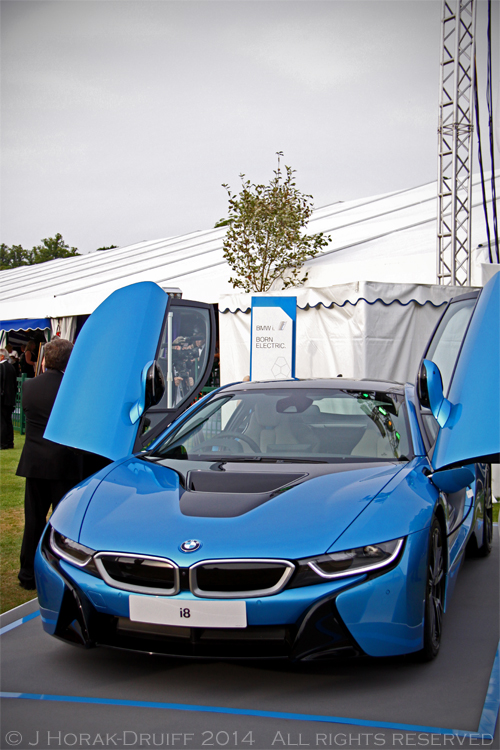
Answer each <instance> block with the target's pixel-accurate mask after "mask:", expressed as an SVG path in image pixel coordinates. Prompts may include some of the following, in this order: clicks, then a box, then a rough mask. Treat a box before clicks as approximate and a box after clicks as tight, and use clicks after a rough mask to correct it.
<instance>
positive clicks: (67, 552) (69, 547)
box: [50, 527, 98, 575]
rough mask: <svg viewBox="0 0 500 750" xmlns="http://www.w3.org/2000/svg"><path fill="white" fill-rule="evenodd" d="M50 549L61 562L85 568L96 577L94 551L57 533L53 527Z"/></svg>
mask: <svg viewBox="0 0 500 750" xmlns="http://www.w3.org/2000/svg"><path fill="white" fill-rule="evenodd" d="M50 547H51V550H52V552H53V553H54V554H55V555H56V556H57V557H60V558H61V559H62V560H65V561H66V562H69V563H71V565H76V566H77V567H79V568H85V569H86V570H87V571H88V572H89V573H93V574H94V575H98V572H97V568H96V567H95V563H94V560H93V557H94V555H95V552H96V551H95V550H94V549H90V547H85V545H84V544H80V543H79V542H75V541H74V540H73V539H70V538H69V537H67V536H64V534H61V533H60V532H59V531H56V530H55V529H54V527H51V529H50Z"/></svg>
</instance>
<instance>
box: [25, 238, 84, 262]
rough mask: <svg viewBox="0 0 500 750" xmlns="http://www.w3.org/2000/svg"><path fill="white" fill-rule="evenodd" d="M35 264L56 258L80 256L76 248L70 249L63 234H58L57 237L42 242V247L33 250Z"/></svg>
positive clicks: (38, 246)
mask: <svg viewBox="0 0 500 750" xmlns="http://www.w3.org/2000/svg"><path fill="white" fill-rule="evenodd" d="M33 254H34V260H33V262H34V263H45V262H46V261H47V260H55V259H56V258H70V257H72V256H73V255H80V253H79V252H78V250H77V248H76V247H71V248H70V247H69V245H67V244H66V243H65V242H64V240H63V237H62V235H61V234H59V233H57V234H56V236H55V237H47V238H46V239H44V240H42V244H41V245H36V246H35V247H34V248H33Z"/></svg>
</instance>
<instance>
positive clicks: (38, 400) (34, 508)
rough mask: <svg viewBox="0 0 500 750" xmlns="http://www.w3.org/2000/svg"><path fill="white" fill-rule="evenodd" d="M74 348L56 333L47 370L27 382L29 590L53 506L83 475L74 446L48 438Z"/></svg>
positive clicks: (24, 550) (25, 556)
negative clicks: (45, 433)
mask: <svg viewBox="0 0 500 750" xmlns="http://www.w3.org/2000/svg"><path fill="white" fill-rule="evenodd" d="M72 349H73V344H72V343H71V342H70V341H66V339H60V338H54V339H53V340H52V341H50V342H49V343H48V344H47V345H46V347H45V372H44V373H43V374H42V375H39V376H38V377H36V378H32V379H29V380H26V381H25V382H24V384H23V409H24V412H25V414H26V442H25V444H24V448H23V452H22V454H21V459H20V461H19V466H18V467H17V472H16V474H17V475H18V476H21V477H26V490H25V498H24V535H23V542H22V546H21V569H20V571H19V574H18V578H19V584H20V585H21V586H22V587H23V588H25V589H28V590H32V589H35V574H34V569H33V564H34V560H35V552H36V548H37V545H38V542H39V540H40V537H41V535H42V532H43V529H44V528H45V524H46V522H47V513H48V512H49V509H50V506H52V509H53V510H54V508H55V507H56V505H57V504H58V502H59V500H61V498H62V497H63V496H64V495H65V494H66V493H67V492H68V491H69V490H70V489H71V488H72V487H73V486H74V485H75V484H77V483H78V482H79V481H80V479H81V466H80V463H81V462H80V460H79V458H78V456H77V455H76V454H75V453H74V452H73V451H72V450H71V449H70V448H66V447H65V446H63V445H58V444H57V443H53V442H52V441H50V440H46V439H45V438H44V437H43V433H44V431H45V427H46V426H47V422H48V419H49V416H50V412H51V410H52V406H53V404H54V401H55V399H56V396H57V392H58V390H59V386H60V384H61V380H62V378H63V373H64V370H65V368H66V365H67V363H68V360H69V357H70V354H71V350H72ZM0 366H1V365H0Z"/></svg>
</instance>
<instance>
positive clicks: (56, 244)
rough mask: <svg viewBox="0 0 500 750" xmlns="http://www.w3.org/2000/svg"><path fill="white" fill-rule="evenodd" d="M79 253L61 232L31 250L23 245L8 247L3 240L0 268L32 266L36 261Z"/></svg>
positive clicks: (0, 252)
mask: <svg viewBox="0 0 500 750" xmlns="http://www.w3.org/2000/svg"><path fill="white" fill-rule="evenodd" d="M79 254H80V253H79V252H78V250H77V248H76V247H69V245H67V244H66V243H65V242H64V239H63V237H62V235H61V234H59V233H57V234H56V236H55V237H47V238H45V239H44V240H42V241H41V244H40V245H35V247H33V248H32V249H31V250H25V249H24V248H23V247H22V245H12V247H8V246H7V245H5V244H4V243H3V242H2V244H1V245H0V270H2V271H3V270H5V269H7V268H18V267H19V266H32V265H35V264H36V263H45V262H46V261H48V260H55V259H56V258H70V257H72V256H73V255H79Z"/></svg>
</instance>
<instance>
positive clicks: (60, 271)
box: [0, 172, 500, 328]
mask: <svg viewBox="0 0 500 750" xmlns="http://www.w3.org/2000/svg"><path fill="white" fill-rule="evenodd" d="M498 174H500V172H498ZM472 204H473V220H472V247H473V249H474V252H473V269H472V283H473V284H474V285H480V284H482V283H483V273H484V268H483V264H488V258H487V252H486V230H485V222H484V215H483V207H482V196H481V186H480V184H479V178H478V177H477V176H476V177H475V178H474V188H473V199H472ZM436 210H437V199H436V183H435V182H433V183H430V184H428V185H423V186H421V187H418V188H412V189H409V190H402V191H398V192H396V193H391V194H387V195H382V196H376V197H372V198H367V199H359V200H355V201H349V202H346V203H335V204H333V205H329V206H325V207H323V208H318V209H316V210H315V211H314V214H313V216H312V218H311V220H310V223H309V231H310V232H318V231H322V232H325V233H326V234H328V235H330V237H331V241H330V243H329V245H328V247H326V249H325V250H324V252H323V253H321V254H320V255H319V256H318V257H317V258H315V259H314V260H312V261H309V262H308V263H307V268H308V270H309V280H308V282H307V285H306V286H307V287H311V288H315V287H320V288H325V287H330V286H332V285H335V284H345V283H351V282H355V281H372V282H384V283H386V284H393V283H396V284H407V283H410V284H435V282H436ZM224 233H225V229H211V230H206V231H198V232H193V233H191V234H187V235H183V236H180V237H169V238H167V239H161V240H150V241H145V242H140V243H137V244H135V245H129V246H128V247H122V248H116V249H113V250H107V251H102V252H95V253H90V254H88V255H82V256H76V257H71V258H64V259H60V260H54V261H50V262H48V263H43V264H40V265H36V266H23V267H20V268H15V269H11V270H7V271H2V272H1V273H0V321H3V327H4V328H6V322H8V321H16V320H18V321H19V320H27V319H33V320H34V319H38V320H43V319H45V320H48V319H50V320H52V321H57V319H63V318H71V317H73V316H77V315H88V314H90V313H91V312H92V311H93V310H94V309H95V307H97V305H98V304H100V302H102V300H103V299H105V298H106V297H107V296H108V295H109V294H111V292H113V291H114V290H115V289H118V288H120V287H122V286H125V285H127V284H130V283H133V282H136V281H143V280H148V281H155V282H156V283H158V284H159V285H160V286H162V287H165V288H172V287H174V288H175V287H178V288H180V289H181V290H182V292H183V296H184V297H185V298H188V299H198V300H201V301H205V302H219V301H220V300H221V297H222V295H226V294H231V293H233V292H234V289H233V288H232V286H231V285H230V284H229V282H228V278H229V276H230V270H229V268H228V266H227V264H226V262H225V261H224V259H223V254H222V242H223V238H224ZM41 326H43V323H40V326H39V327H41Z"/></svg>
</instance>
